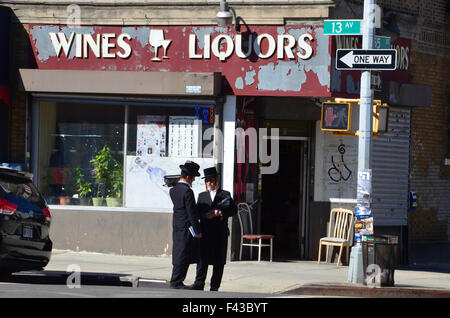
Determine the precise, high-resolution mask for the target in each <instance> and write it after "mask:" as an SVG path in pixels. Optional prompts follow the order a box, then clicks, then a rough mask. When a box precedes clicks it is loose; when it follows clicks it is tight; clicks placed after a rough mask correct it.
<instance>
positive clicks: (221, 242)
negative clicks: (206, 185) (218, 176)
mask: <svg viewBox="0 0 450 318" xmlns="http://www.w3.org/2000/svg"><path fill="white" fill-rule="evenodd" d="M226 197H229V199H230V200H229V203H228V205H227V207H226V208H219V207H218V204H219V203H220V202H221V201H222V200H223V199H225V198H226ZM197 206H198V209H199V212H200V216H201V228H202V235H203V238H202V239H201V240H200V247H201V248H200V250H201V252H200V254H201V258H202V261H203V262H205V263H207V264H209V265H214V264H225V263H226V258H227V245H228V236H229V235H230V230H229V229H228V218H229V217H231V216H233V215H235V214H236V213H237V207H236V204H235V203H234V201H233V198H232V197H231V195H230V192H228V191H225V190H218V191H217V194H216V196H215V197H214V201H211V196H210V194H209V192H208V191H205V192H202V193H200V194H199V196H198V200H197ZM215 209H218V210H221V211H222V216H221V217H214V218H213V219H211V220H208V219H207V218H206V215H207V214H209V213H212V212H214V210H215Z"/></svg>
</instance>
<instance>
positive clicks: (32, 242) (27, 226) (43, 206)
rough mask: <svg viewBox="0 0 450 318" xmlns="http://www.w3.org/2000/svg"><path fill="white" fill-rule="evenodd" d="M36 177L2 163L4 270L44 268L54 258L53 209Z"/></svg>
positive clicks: (0, 261)
mask: <svg viewBox="0 0 450 318" xmlns="http://www.w3.org/2000/svg"><path fill="white" fill-rule="evenodd" d="M32 177H33V176H32V175H31V174H30V173H26V172H19V171H16V170H12V169H9V168H3V167H0V274H5V273H11V272H17V271H22V270H33V269H42V268H43V267H45V266H46V265H47V264H48V262H49V261H50V256H51V252H52V245H53V244H52V241H51V240H50V237H49V230H50V223H51V215H50V210H49V208H48V206H47V203H46V202H45V200H44V199H43V197H42V195H41V194H40V193H39V191H38V189H37V188H36V187H35V186H34V185H33V183H32Z"/></svg>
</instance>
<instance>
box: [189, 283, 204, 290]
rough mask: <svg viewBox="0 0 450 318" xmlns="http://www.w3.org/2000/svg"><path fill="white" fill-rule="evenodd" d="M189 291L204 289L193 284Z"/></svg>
mask: <svg viewBox="0 0 450 318" xmlns="http://www.w3.org/2000/svg"><path fill="white" fill-rule="evenodd" d="M191 289H192V290H203V289H205V286H202V285H195V284H193V285H191Z"/></svg>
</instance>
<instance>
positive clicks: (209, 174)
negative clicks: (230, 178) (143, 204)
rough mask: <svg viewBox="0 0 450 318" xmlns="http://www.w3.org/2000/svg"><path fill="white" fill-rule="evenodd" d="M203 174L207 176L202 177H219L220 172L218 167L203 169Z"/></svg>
mask: <svg viewBox="0 0 450 318" xmlns="http://www.w3.org/2000/svg"><path fill="white" fill-rule="evenodd" d="M203 174H204V175H205V176H204V177H203V178H202V179H206V178H215V177H217V176H218V175H219V173H218V172H217V170H216V167H211V168H206V169H203Z"/></svg>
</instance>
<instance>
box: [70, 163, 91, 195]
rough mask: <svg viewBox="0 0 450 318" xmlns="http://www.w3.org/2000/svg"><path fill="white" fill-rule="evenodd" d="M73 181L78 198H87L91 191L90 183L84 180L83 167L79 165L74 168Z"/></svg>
mask: <svg viewBox="0 0 450 318" xmlns="http://www.w3.org/2000/svg"><path fill="white" fill-rule="evenodd" d="M74 181H75V187H76V191H77V192H78V194H79V196H80V198H87V197H89V195H90V194H91V193H92V184H91V183H90V182H89V181H87V180H86V178H85V176H84V173H83V169H82V168H80V167H77V168H75V170H74Z"/></svg>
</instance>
